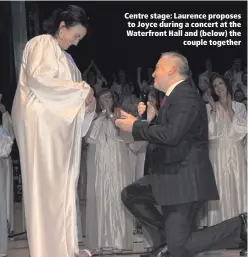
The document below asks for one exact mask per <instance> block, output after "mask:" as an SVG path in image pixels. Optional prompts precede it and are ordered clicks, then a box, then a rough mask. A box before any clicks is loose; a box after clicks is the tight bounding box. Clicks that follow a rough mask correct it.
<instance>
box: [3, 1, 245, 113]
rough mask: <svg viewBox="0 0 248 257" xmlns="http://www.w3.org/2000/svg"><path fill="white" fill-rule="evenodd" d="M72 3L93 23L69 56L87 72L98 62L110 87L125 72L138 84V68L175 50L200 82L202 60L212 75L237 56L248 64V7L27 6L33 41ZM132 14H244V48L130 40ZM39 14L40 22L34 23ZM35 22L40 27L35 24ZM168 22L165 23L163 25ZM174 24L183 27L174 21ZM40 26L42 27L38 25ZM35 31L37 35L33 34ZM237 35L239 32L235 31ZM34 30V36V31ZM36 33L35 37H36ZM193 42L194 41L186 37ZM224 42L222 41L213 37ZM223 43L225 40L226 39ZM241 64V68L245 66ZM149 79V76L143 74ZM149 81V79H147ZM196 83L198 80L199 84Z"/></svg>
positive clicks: (8, 83) (7, 71)
mask: <svg viewBox="0 0 248 257" xmlns="http://www.w3.org/2000/svg"><path fill="white" fill-rule="evenodd" d="M9 3H10V2H3V3H0V43H1V45H0V51H1V58H0V90H1V92H2V93H3V95H4V99H5V102H6V105H7V108H8V109H9V110H10V108H11V105H12V100H13V97H14V92H15V89H16V85H17V82H16V81H17V79H16V78H15V75H14V72H13V71H14V67H13V50H12V39H11V32H12V31H11V11H10V7H9V5H10V4H9ZM68 4H76V5H79V6H81V7H83V8H84V9H85V11H86V13H87V15H88V16H89V18H90V25H91V32H90V33H89V35H88V36H87V37H86V38H85V39H83V40H82V42H81V43H80V44H79V46H78V47H72V48H71V49H69V52H70V53H71V54H72V56H73V58H74V59H75V61H76V63H77V65H78V67H79V69H80V70H81V71H84V69H86V67H87V66H88V64H89V62H90V60H91V59H93V60H94V61H95V63H96V64H97V66H98V67H99V68H100V70H101V71H102V73H103V74H104V76H105V77H106V78H107V79H108V80H109V82H111V79H112V76H111V75H112V73H113V72H116V71H117V70H118V69H119V68H123V69H124V70H125V71H126V73H127V77H128V80H129V81H132V82H133V83H136V68H137V67H138V66H141V67H143V68H144V69H145V72H146V70H147V68H148V67H152V68H154V67H155V65H156V62H157V60H158V58H159V57H160V54H161V53H162V52H165V51H172V50H176V51H179V52H180V53H182V54H183V55H185V56H186V57H187V58H188V61H189V64H190V66H191V69H192V72H193V77H194V79H195V81H196V79H197V76H198V75H199V73H201V72H203V71H204V70H205V67H204V60H205V59H206V58H211V59H212V62H213V71H216V72H220V73H224V72H225V71H226V70H228V69H229V68H230V67H231V64H232V60H233V59H234V58H236V57H241V58H242V59H243V64H244V65H246V56H247V40H246V38H247V2H246V1H243V2H239V1H232V2H224V1H221V2H217V1H215V2H213V1H210V2H203V1H198V2H196V1H192V2H179V1H175V2H169V1H163V2H162V1H160V2H155V1H152V2H151V1H150V2H142V1H140V2H94V1H83V2H78V1H77V2H26V8H27V16H28V17H27V22H28V24H27V26H28V31H29V33H28V34H29V38H31V37H32V36H35V34H37V28H38V30H39V31H38V33H42V30H41V24H42V21H43V20H44V19H45V18H48V17H49V16H50V15H51V14H52V11H54V10H55V9H57V8H66V7H67V6H68ZM126 12H129V13H148V14H149V13H154V12H156V13H161V14H162V13H174V12H175V13H196V14H197V13H218V14H221V13H224V14H234V13H237V14H241V15H242V19H241V20H237V22H241V23H242V28H241V32H242V37H241V38H236V39H235V40H241V41H242V44H241V46H234V47H220V48H219V47H210V46H207V47H206V46H204V47H198V48H196V47H193V46H192V47H190V46H183V43H182V41H183V40H184V39H185V38H181V37H127V36H126V29H127V21H126V20H125V18H124V14H125V13H126ZM32 13H35V15H36V16H38V18H37V17H36V19H34V18H32ZM37 20H38V21H39V22H37ZM165 22H166V21H165ZM175 22H180V21H179V20H175ZM37 23H39V24H37ZM34 28H36V32H34ZM236 30H237V29H236ZM30 31H31V32H30ZM32 31H33V32H32ZM188 39H189V40H190V38H188ZM213 39H216V40H218V39H222V38H216V37H215V38H213ZM223 39H224V38H223ZM244 65H243V66H244ZM144 76H146V73H144ZM144 78H145V77H144ZM196 82H197V81H196Z"/></svg>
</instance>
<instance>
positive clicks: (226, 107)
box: [207, 74, 247, 226]
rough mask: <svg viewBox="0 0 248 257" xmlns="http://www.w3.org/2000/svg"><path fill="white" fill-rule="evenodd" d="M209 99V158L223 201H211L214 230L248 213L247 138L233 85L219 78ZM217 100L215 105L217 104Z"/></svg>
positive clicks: (241, 107) (241, 106)
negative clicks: (233, 93)
mask: <svg viewBox="0 0 248 257" xmlns="http://www.w3.org/2000/svg"><path fill="white" fill-rule="evenodd" d="M210 86H211V89H212V95H213V98H212V97H211V96H210V95H209V96H208V102H209V104H208V105H207V111H208V117H209V140H210V141H209V154H210V160H211V162H212V165H213V169H214V173H215V178H216V183H217V186H218V190H219V195H220V200H219V201H210V202H209V206H208V207H209V209H208V225H209V226H212V225H215V224H217V223H219V222H222V221H224V220H227V219H230V218H232V217H235V216H237V215H239V214H240V213H243V212H246V211H247V197H246V195H247V194H246V190H247V169H246V162H245V158H246V157H245V153H244V147H243V145H242V139H243V138H244V137H245V135H246V134H247V117H246V108H245V106H244V104H242V103H238V102H235V101H232V100H231V95H232V89H231V86H230V85H229V82H228V81H227V80H226V79H225V78H224V77H223V76H221V75H219V74H215V75H214V76H213V77H212V79H211V84H210ZM214 100H215V101H214Z"/></svg>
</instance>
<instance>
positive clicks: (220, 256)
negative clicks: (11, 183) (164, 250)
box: [8, 240, 240, 257]
mask: <svg viewBox="0 0 248 257" xmlns="http://www.w3.org/2000/svg"><path fill="white" fill-rule="evenodd" d="M82 249H83V247H82ZM239 252H240V251H239V250H228V251H215V252H206V253H202V254H199V255H198V256H199V257H239ZM103 256H106V257H107V256H108V257H114V256H117V255H115V254H113V255H108V254H106V255H101V257H103ZM118 256H120V255H118ZM121 256H123V257H139V254H128V255H125V254H123V255H121ZM8 257H29V251H28V245H27V241H26V240H17V241H9V252H8Z"/></svg>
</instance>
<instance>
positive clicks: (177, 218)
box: [122, 80, 241, 257]
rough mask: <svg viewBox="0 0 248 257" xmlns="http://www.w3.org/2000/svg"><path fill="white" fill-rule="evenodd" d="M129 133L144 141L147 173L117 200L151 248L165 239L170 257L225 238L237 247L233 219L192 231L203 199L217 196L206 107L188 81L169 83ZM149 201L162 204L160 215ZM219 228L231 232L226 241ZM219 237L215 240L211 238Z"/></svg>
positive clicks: (236, 226) (186, 254)
mask: <svg viewBox="0 0 248 257" xmlns="http://www.w3.org/2000/svg"><path fill="white" fill-rule="evenodd" d="M132 134H133V138H134V140H136V141H140V140H144V141H148V142H149V145H148V147H147V155H146V165H149V171H150V175H147V176H145V177H143V178H141V179H140V180H138V181H136V182H134V183H133V184H131V185H129V186H127V187H126V188H124V190H123V191H122V200H123V203H124V204H125V206H126V207H127V208H128V209H129V210H130V211H131V212H132V213H133V215H134V216H135V217H136V218H138V219H139V220H140V221H141V223H142V225H143V226H144V228H145V229H146V230H147V231H148V234H150V236H151V238H152V240H153V243H154V246H159V245H161V244H163V243H165V241H166V242H167V244H168V248H169V251H170V253H171V254H172V256H175V257H192V256H194V254H196V253H199V252H202V251H205V250H207V249H219V248H223V247H225V240H227V241H228V242H229V241H232V243H231V245H230V244H229V245H228V247H229V246H234V244H235V246H237V243H240V237H239V233H240V226H241V225H240V220H239V218H235V219H234V220H230V221H229V224H224V225H220V226H221V227H218V228H215V227H212V228H208V229H206V230H205V231H199V232H195V233H192V230H194V226H195V220H196V216H197V213H198V211H199V209H200V208H201V206H202V205H203V203H204V202H205V201H208V200H218V199H219V195H218V191H217V187H216V183H215V178H214V173H213V169H212V166H211V163H210V160H209V154H208V118H207V113H206V107H205V104H204V102H203V100H202V99H201V97H200V96H199V94H198V93H197V91H196V88H195V87H194V86H193V85H192V84H191V83H190V81H189V80H186V81H183V82H181V83H180V84H178V85H177V86H176V87H175V89H174V90H173V91H172V92H171V94H170V95H169V96H168V97H167V99H166V101H165V104H164V106H163V107H161V109H160V110H159V113H158V117H157V118H156V120H155V121H153V122H152V123H151V124H148V123H147V122H143V121H136V122H135V123H134V126H133V131H132ZM155 205H160V206H161V207H162V212H163V215H161V213H160V212H159V211H158V210H157V209H156V207H155ZM225 226H227V227H228V229H229V230H228V232H230V233H232V238H231V240H230V238H229V237H228V236H229V233H226V232H227V228H225ZM224 228H225V229H224ZM207 230H208V231H207ZM200 233H203V234H200ZM218 233H219V234H218ZM223 233H224V234H223ZM196 234H197V236H196ZM221 237H222V241H221V242H220V243H219V244H217V241H215V240H218V239H219V238H221ZM223 240H224V241H223ZM229 243H230V242H229Z"/></svg>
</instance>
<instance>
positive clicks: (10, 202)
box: [0, 94, 15, 235]
mask: <svg viewBox="0 0 248 257" xmlns="http://www.w3.org/2000/svg"><path fill="white" fill-rule="evenodd" d="M1 99H2V95H1V94H0V112H1V113H2V123H3V128H4V129H5V131H7V133H8V135H9V136H10V137H11V139H12V140H13V142H14V140H15V135H14V130H13V124H12V120H11V117H10V114H9V113H8V111H7V110H6V109H5V106H4V105H3V104H2V102H1ZM5 166H6V167H5V169H6V173H7V183H6V186H7V192H6V193H7V218H8V233H9V235H10V234H11V233H12V232H14V191H13V190H14V189H13V186H14V185H13V165H12V159H11V156H10V155H9V156H8V157H7V158H6V162H5Z"/></svg>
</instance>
